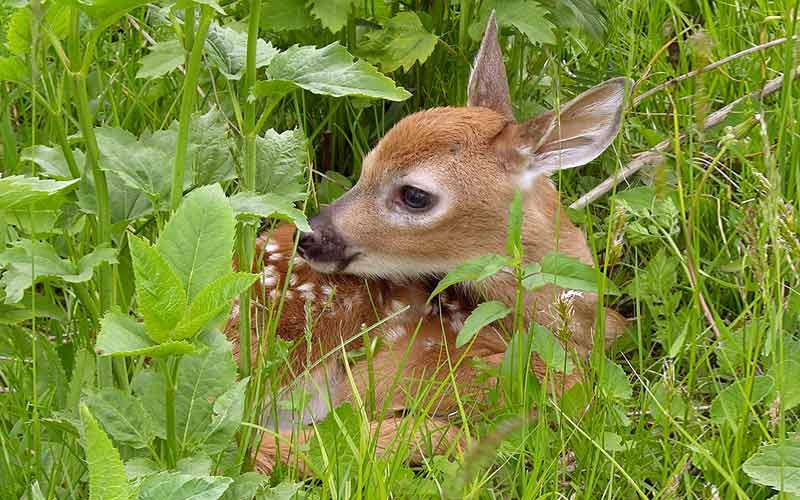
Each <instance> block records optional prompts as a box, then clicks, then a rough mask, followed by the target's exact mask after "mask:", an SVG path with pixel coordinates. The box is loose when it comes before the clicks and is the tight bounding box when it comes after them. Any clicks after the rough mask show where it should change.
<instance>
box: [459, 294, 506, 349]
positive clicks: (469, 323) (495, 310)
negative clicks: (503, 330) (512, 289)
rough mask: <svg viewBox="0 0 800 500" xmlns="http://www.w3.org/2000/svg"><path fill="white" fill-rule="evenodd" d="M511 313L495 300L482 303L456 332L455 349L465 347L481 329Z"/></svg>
mask: <svg viewBox="0 0 800 500" xmlns="http://www.w3.org/2000/svg"><path fill="white" fill-rule="evenodd" d="M510 313H511V309H510V308H509V307H508V306H507V305H505V304H503V303H502V302H498V301H496V300H492V301H489V302H484V303H483V304H481V305H479V306H478V307H476V308H475V310H473V311H472V312H471V313H470V315H469V316H468V317H467V319H466V321H464V327H463V328H462V329H461V331H460V332H458V337H456V347H462V346H464V345H466V344H467V343H468V342H469V341H470V340H472V337H474V336H475V335H476V334H477V333H478V332H479V331H480V329H481V328H483V327H484V326H486V325H488V324H490V323H494V322H495V321H497V320H500V319H503V318H505V317H506V316H508V315H509V314H510Z"/></svg>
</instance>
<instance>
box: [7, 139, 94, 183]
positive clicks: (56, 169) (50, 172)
mask: <svg viewBox="0 0 800 500" xmlns="http://www.w3.org/2000/svg"><path fill="white" fill-rule="evenodd" d="M72 154H73V155H74V156H75V162H76V163H77V164H78V168H79V169H81V170H82V169H83V164H84V157H83V153H82V152H81V151H80V150H77V149H76V150H73V151H72ZM19 159H20V160H21V161H30V162H33V163H35V164H36V165H37V166H39V167H40V168H41V169H42V171H43V173H44V175H45V176H47V177H54V178H57V179H72V173H71V172H70V171H69V166H68V165H67V159H66V158H64V152H63V151H62V150H61V148H51V147H49V146H43V145H41V144H37V145H35V146H29V147H27V148H25V149H23V150H22V153H21V154H20V156H19Z"/></svg>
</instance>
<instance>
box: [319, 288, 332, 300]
mask: <svg viewBox="0 0 800 500" xmlns="http://www.w3.org/2000/svg"><path fill="white" fill-rule="evenodd" d="M321 289H322V294H323V295H325V298H326V299H330V298H331V297H333V287H331V286H328V285H322V287H321Z"/></svg>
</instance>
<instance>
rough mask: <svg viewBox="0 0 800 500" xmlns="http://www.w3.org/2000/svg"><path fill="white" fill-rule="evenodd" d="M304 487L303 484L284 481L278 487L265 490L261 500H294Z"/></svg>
mask: <svg viewBox="0 0 800 500" xmlns="http://www.w3.org/2000/svg"><path fill="white" fill-rule="evenodd" d="M302 487H303V483H291V482H288V481H284V482H282V483H280V484H278V485H277V486H273V487H272V488H270V489H268V490H265V491H264V492H263V493H262V494H261V497H260V498H259V500H292V499H293V498H297V492H298V491H300V488H302Z"/></svg>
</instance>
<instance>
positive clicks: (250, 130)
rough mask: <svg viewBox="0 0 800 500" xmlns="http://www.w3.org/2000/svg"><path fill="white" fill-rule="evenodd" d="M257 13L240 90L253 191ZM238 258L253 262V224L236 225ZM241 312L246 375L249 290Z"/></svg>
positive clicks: (246, 186) (245, 183)
mask: <svg viewBox="0 0 800 500" xmlns="http://www.w3.org/2000/svg"><path fill="white" fill-rule="evenodd" d="M260 16H261V1H260V0H251V2H250V18H249V22H248V26H247V61H246V68H245V80H244V88H243V89H242V93H243V94H244V95H245V105H244V127H245V128H244V175H243V176H242V190H243V191H253V190H254V189H255V185H256V134H257V133H258V129H257V128H256V103H255V101H254V100H252V99H247V98H246V96H247V95H248V94H249V93H250V89H252V88H253V86H254V85H255V83H256V48H257V45H256V42H257V41H258V24H259V18H260ZM239 230H240V234H239V241H240V246H239V262H241V263H244V264H243V265H245V266H247V268H249V266H250V265H251V263H252V262H253V252H254V251H255V250H254V249H255V240H256V228H255V227H254V226H252V225H241V226H239ZM239 303H240V304H241V307H242V310H243V311H245V313H244V314H242V315H241V316H240V320H239V332H240V335H239V338H240V342H241V346H242V347H241V349H240V351H239V353H240V354H239V356H240V358H239V364H240V370H241V373H242V377H247V376H249V375H250V367H251V363H252V362H251V358H250V355H251V342H252V338H251V333H250V330H251V326H250V314H248V311H249V310H250V305H249V304H250V290H249V289H248V290H245V291H244V292H242V295H241V296H240V298H239Z"/></svg>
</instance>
